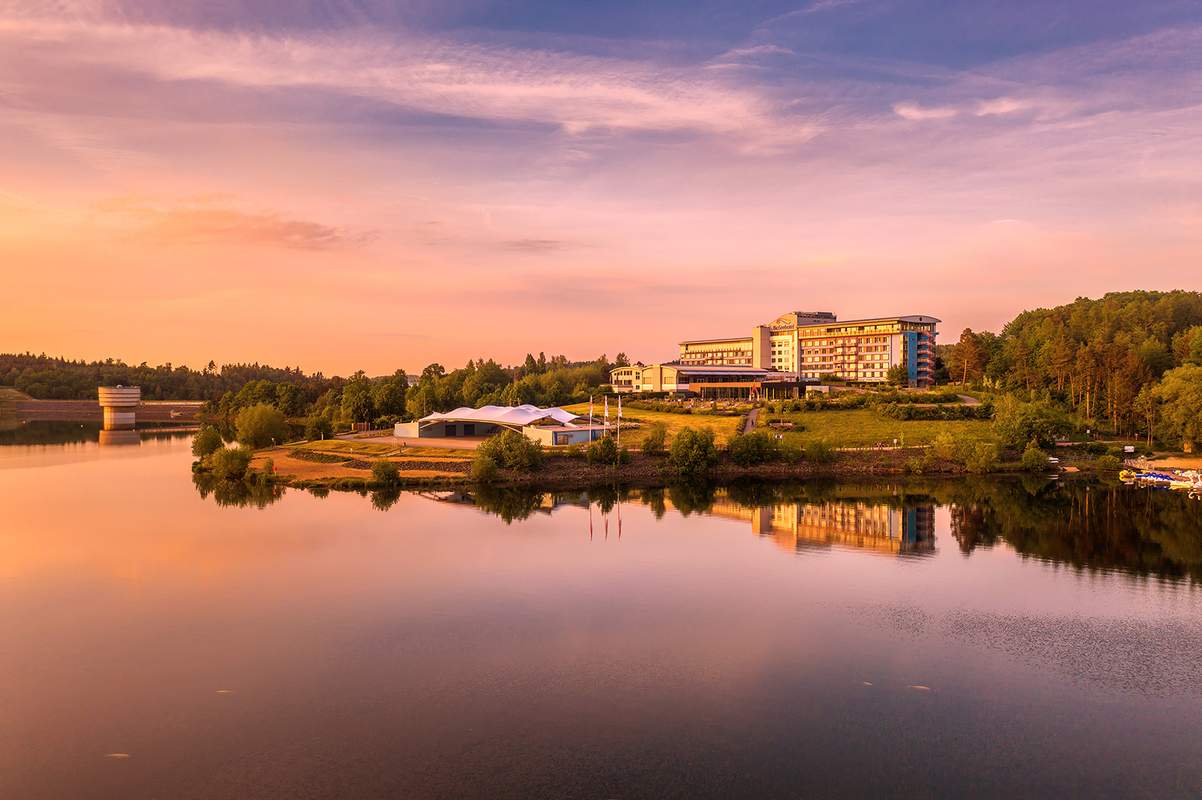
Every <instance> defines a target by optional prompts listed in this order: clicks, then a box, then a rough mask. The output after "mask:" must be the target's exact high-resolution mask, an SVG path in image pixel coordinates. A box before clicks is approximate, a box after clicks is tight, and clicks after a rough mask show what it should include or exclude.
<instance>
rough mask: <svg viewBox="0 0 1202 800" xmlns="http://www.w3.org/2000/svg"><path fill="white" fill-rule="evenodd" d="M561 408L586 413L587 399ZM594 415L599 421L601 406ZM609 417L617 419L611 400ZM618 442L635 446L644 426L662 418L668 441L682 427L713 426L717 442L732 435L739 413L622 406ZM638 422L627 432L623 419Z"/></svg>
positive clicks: (576, 412)
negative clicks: (728, 414) (722, 414)
mask: <svg viewBox="0 0 1202 800" xmlns="http://www.w3.org/2000/svg"><path fill="white" fill-rule="evenodd" d="M564 410H566V411H571V412H572V413H573V414H581V415H583V416H586V417H587V416H588V403H577V404H576V405H572V406H564ZM593 410H594V413H595V415H596V416H595V419H596V421H597V422H598V423H600V422H601V407H600V406H596V407H595V408H594V409H593ZM609 413H610V418H609V421H610V423H611V424H616V423H617V417H616V416H615V415H616V414H617V409H616V408H615V407H614V406H613V405H612V404H611V406H610V409H609ZM622 414H623V417H622V420H623V427H622V444H628V445H630V446H631V447H638V446H639V445H640V444H642V441H643V437H644V436H646V435H647V428H648V426H649V425H650V424H651V423H653V422H662V423H664V424H665V425H667V426H668V441H671V440H672V437H673V436H675V435H676V433H677V431H680V430H682V429H684V428H713V430H714V433H715V434H716V435H717V439H718V442H719V443H721V442H726V441H728V440H729V439H730V437H732V436H734V435H735V432H736V431H737V430H738V426H739V419H740V418H739V417H716V416H710V415H708V414H668V413H665V412H663V411H645V410H643V409H641V408H630V409H623V410H622ZM627 422H639V423H642V424H641V425H640V426H639V427H637V428H631V429H630V431H629V432H627V430H626V427H625V423H627Z"/></svg>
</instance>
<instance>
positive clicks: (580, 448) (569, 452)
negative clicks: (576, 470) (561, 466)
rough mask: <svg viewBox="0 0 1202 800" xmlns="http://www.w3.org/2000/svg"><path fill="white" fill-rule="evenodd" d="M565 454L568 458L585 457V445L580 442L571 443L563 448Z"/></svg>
mask: <svg viewBox="0 0 1202 800" xmlns="http://www.w3.org/2000/svg"><path fill="white" fill-rule="evenodd" d="M563 454H564V456H566V457H567V458H584V445H582V444H580V442H577V443H576V444H570V445H568V446H567V447H565V448H564V449H563Z"/></svg>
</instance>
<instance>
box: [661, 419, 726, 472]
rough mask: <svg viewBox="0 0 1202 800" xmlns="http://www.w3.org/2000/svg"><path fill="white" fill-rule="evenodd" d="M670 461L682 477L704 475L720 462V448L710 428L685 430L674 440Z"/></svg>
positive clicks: (669, 456) (669, 455)
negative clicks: (715, 442)
mask: <svg viewBox="0 0 1202 800" xmlns="http://www.w3.org/2000/svg"><path fill="white" fill-rule="evenodd" d="M668 461H669V462H670V463H671V464H672V466H673V467H675V468H676V470H677V471H678V472H680V473H681V474H682V475H704V474H705V473H706V472H708V471H709V468H710V467H712V466H713V465H714V464H716V463H717V461H718V448H717V446H716V445H715V444H714V432H713V430H711V429H710V428H702V429H700V430H698V429H697V428H685V429H684V430H682V431H679V432H678V433H677V434H676V436H675V437H673V439H672V447H671V448H670V449H669V451H668Z"/></svg>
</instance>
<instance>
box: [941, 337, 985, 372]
mask: <svg viewBox="0 0 1202 800" xmlns="http://www.w3.org/2000/svg"><path fill="white" fill-rule="evenodd" d="M947 367H948V372H949V373H950V374H951V376H952V377H953V378H955V379H956V380H958V381H960V382H961V383H968V382H969V381H971V380H975V379H977V378H980V377H981V376H982V375H983V374H984V372H985V351H984V348H982V347H981V342H980V340H979V339H978V337H977V335H976V334H975V333H973V331H972V328H965V329H964V330H963V331H961V333H960V341H959V342H957V343H956V344H954V345H952V347H951V349H950V351H949V352H948V357H947Z"/></svg>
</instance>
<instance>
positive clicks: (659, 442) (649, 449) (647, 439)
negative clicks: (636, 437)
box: [643, 422, 668, 456]
mask: <svg viewBox="0 0 1202 800" xmlns="http://www.w3.org/2000/svg"><path fill="white" fill-rule="evenodd" d="M667 442H668V426H667V425H665V424H664V423H662V422H654V423H652V424H651V427H649V428H648V429H647V435H646V436H644V437H643V452H644V453H646V454H647V455H649V456H658V455H662V454H663V452H664V449H665V448H666V445H667Z"/></svg>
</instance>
